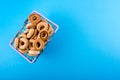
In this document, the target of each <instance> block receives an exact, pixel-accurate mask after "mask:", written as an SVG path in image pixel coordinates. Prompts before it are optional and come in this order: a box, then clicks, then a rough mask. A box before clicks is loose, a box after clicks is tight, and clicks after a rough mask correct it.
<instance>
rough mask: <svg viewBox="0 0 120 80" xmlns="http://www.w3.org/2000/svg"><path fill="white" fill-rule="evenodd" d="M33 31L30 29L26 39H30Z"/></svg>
mask: <svg viewBox="0 0 120 80" xmlns="http://www.w3.org/2000/svg"><path fill="white" fill-rule="evenodd" d="M34 31H35V30H34V29H30V30H29V32H28V34H27V38H31V37H32V36H33V34H34Z"/></svg>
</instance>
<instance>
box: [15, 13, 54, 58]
mask: <svg viewBox="0 0 120 80" xmlns="http://www.w3.org/2000/svg"><path fill="white" fill-rule="evenodd" d="M28 20H29V23H28V24H26V30H25V31H24V32H23V33H21V34H20V35H19V36H18V37H16V38H15V39H14V47H15V48H16V49H17V50H18V51H19V52H20V53H22V54H28V55H29V56H37V55H38V54H40V51H42V50H43V49H44V46H45V44H46V43H47V41H48V39H49V37H50V36H52V34H53V33H54V29H53V28H52V26H51V25H50V24H49V23H48V22H47V21H46V20H43V19H41V16H40V15H39V14H37V13H32V14H30V15H29V17H28Z"/></svg>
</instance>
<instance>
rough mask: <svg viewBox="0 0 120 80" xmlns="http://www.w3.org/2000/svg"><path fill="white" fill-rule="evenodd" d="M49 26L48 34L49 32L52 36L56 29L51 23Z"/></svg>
mask: <svg viewBox="0 0 120 80" xmlns="http://www.w3.org/2000/svg"><path fill="white" fill-rule="evenodd" d="M48 26H49V29H48V34H49V36H52V34H53V33H54V29H53V28H52V27H51V25H50V24H48Z"/></svg>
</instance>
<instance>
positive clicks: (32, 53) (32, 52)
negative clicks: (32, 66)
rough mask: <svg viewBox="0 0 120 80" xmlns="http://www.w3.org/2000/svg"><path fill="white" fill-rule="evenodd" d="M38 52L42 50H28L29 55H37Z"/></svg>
mask: <svg viewBox="0 0 120 80" xmlns="http://www.w3.org/2000/svg"><path fill="white" fill-rule="evenodd" d="M38 54H40V51H35V50H29V51H28V55H29V56H37V55H38Z"/></svg>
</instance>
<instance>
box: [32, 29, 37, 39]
mask: <svg viewBox="0 0 120 80" xmlns="http://www.w3.org/2000/svg"><path fill="white" fill-rule="evenodd" d="M36 36H37V30H36V29H35V30H34V34H33V35H32V37H31V39H34V38H35V37H36Z"/></svg>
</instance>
